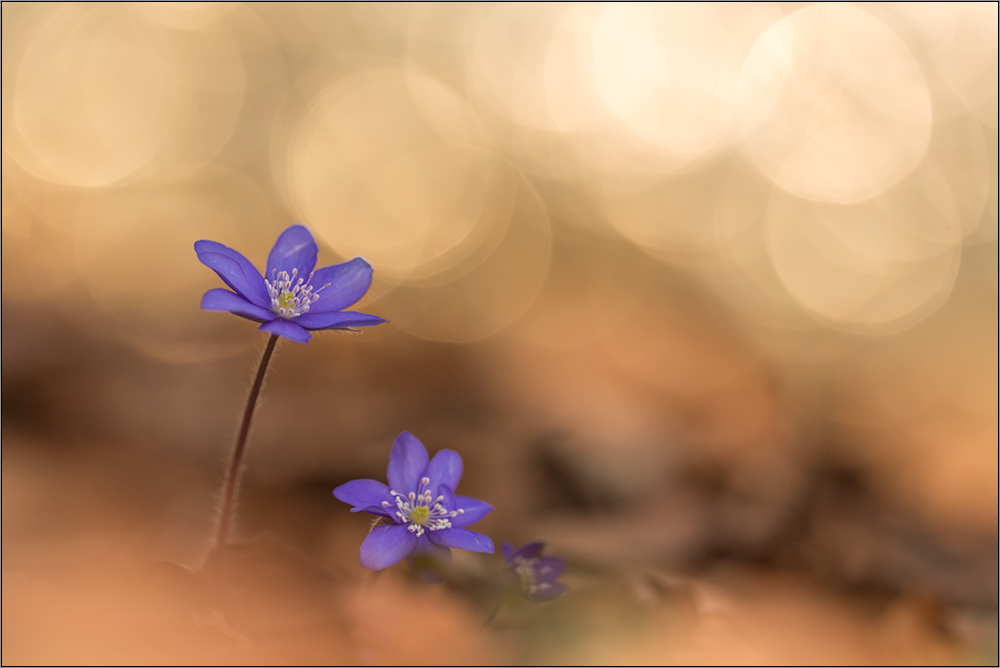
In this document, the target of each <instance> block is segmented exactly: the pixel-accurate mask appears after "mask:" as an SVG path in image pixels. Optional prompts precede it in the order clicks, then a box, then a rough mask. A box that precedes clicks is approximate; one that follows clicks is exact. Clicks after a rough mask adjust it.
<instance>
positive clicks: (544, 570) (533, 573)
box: [501, 541, 566, 601]
mask: <svg viewBox="0 0 1000 668" xmlns="http://www.w3.org/2000/svg"><path fill="white" fill-rule="evenodd" d="M501 548H502V549H503V558H504V561H506V562H507V566H508V567H509V568H510V570H511V571H513V573H514V575H516V576H517V577H518V579H519V580H520V581H521V588H522V589H524V593H525V594H526V595H527V596H528V598H530V599H531V600H533V601H548V600H551V599H553V598H555V597H556V596H558V595H559V594H561V593H563V592H564V591H566V585H564V584H563V583H561V582H553V580H555V579H556V578H557V577H559V576H560V575H562V572H563V571H564V570H566V562H565V561H564V560H563V559H561V558H559V557H543V556H542V550H543V549H544V548H545V543H543V542H541V541H536V542H534V543H528V544H527V545H525V546H524V547H522V548H521V549H519V550H517V551H516V552H515V551H514V546H513V545H511V544H510V543H504V544H503V545H502V546H501Z"/></svg>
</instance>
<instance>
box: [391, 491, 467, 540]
mask: <svg viewBox="0 0 1000 668" xmlns="http://www.w3.org/2000/svg"><path fill="white" fill-rule="evenodd" d="M429 484H431V479H430V478H428V477H426V476H425V477H423V478H421V479H420V486H419V487H417V491H416V492H410V493H409V494H407V495H406V496H403V495H402V494H400V493H399V492H397V491H396V490H394V489H390V490H389V494H391V495H392V498H393V499H395V500H396V517H398V518H399V519H400V520H402V523H403V524H408V525H409V526H407V527H406V528H407V529H408V530H410V531H412V532H413V533H415V534H417V536H423V535H424V530H425V529H426V530H427V531H440V530H441V529H450V528H451V518H452V517H455V516H457V515H461V514H462V513H464V512H465V511H464V510H462V509H461V508H458V509H456V510H448V509H447V508H445V507H444V504H442V503H441V502H442V501H444V495H441V496H438V497H437V498H436V499H435V498H433V497H432V496H431V493H430V490H428V489H427V486H428V485H429ZM382 507H383V508H385V509H386V510H388V509H389V508H391V507H392V504H391V503H389V502H388V501H383V502H382Z"/></svg>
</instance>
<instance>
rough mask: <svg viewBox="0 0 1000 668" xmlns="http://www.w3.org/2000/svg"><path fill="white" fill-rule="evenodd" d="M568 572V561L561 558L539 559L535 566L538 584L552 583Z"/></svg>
mask: <svg viewBox="0 0 1000 668" xmlns="http://www.w3.org/2000/svg"><path fill="white" fill-rule="evenodd" d="M565 570H566V561H565V560H564V559H561V558H560V557H539V558H538V561H536V562H535V564H534V571H535V581H536V582H552V581H553V580H555V579H556V578H557V577H559V576H560V575H562V574H563V571H565Z"/></svg>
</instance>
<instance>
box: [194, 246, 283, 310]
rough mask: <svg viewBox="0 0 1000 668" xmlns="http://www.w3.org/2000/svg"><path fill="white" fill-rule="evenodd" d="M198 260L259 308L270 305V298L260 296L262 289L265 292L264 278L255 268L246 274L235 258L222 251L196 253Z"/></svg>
mask: <svg viewBox="0 0 1000 668" xmlns="http://www.w3.org/2000/svg"><path fill="white" fill-rule="evenodd" d="M198 260H199V261H200V262H201V263H202V264H203V265H205V266H206V267H208V268H209V269H211V270H212V271H214V272H215V273H216V274H218V275H219V278H221V279H222V280H223V281H225V283H226V285H228V286H229V287H231V288H232V289H233V290H235V291H236V292H237V294H239V295H240V296H241V297H245V298H246V299H247V300H249V301H251V302H252V303H254V304H256V305H257V306H260V307H261V308H267V307H269V306H270V304H271V301H270V299H264V298H263V297H262V296H261V292H262V291H263V293H264V294H265V295H266V294H267V288H266V287H265V286H264V279H263V278H261V277H260V274H258V273H257V270H256V269H254V270H253V273H252V274H250V275H248V274H247V272H245V271H244V270H243V267H242V266H240V263H239V262H238V261H237V260H234V259H233V258H231V257H229V256H228V255H223V254H222V253H198Z"/></svg>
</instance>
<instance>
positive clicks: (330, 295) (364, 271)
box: [309, 257, 372, 313]
mask: <svg viewBox="0 0 1000 668" xmlns="http://www.w3.org/2000/svg"><path fill="white" fill-rule="evenodd" d="M310 283H311V284H312V286H313V290H319V299H317V300H316V301H315V302H314V303H313V305H312V306H311V307H310V310H309V312H310V313H312V312H316V313H326V312H327V311H339V310H341V309H345V308H347V307H348V306H350V305H351V304H353V303H354V302H356V301H358V300H359V299H361V298H362V297H364V296H365V293H366V292H368V288H369V287H371V284H372V266H371V265H370V264H368V263H367V262H365V261H364V260H362V259H361V258H359V257H356V258H354V259H353V260H348V261H347V262H341V263H340V264H334V265H331V266H329V267H320V268H319V269H317V270H316V273H315V274H313V278H312V280H311V281H310ZM327 283H329V285H327ZM325 285H326V287H323V286H325Z"/></svg>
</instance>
